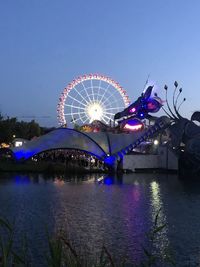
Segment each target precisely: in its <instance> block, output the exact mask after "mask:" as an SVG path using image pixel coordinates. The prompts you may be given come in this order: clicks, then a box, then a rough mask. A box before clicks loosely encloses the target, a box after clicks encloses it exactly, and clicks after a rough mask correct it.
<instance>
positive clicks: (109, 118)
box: [103, 113, 113, 121]
mask: <svg viewBox="0 0 200 267" xmlns="http://www.w3.org/2000/svg"><path fill="white" fill-rule="evenodd" d="M103 117H106V118H107V119H108V120H111V121H113V119H112V118H111V117H108V116H107V115H105V113H104V114H103Z"/></svg>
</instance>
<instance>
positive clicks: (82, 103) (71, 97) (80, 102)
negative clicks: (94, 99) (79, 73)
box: [68, 95, 87, 107]
mask: <svg viewBox="0 0 200 267" xmlns="http://www.w3.org/2000/svg"><path fill="white" fill-rule="evenodd" d="M68 97H69V98H71V99H73V100H74V101H76V102H78V103H79V104H81V105H83V106H84V107H86V106H87V105H86V104H84V103H83V102H81V101H79V100H78V99H76V98H74V97H73V96H71V95H68Z"/></svg>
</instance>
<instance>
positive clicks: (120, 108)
mask: <svg viewBox="0 0 200 267" xmlns="http://www.w3.org/2000/svg"><path fill="white" fill-rule="evenodd" d="M124 108H125V107H113V108H106V109H105V110H113V109H124Z"/></svg>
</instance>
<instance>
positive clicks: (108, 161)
mask: <svg viewBox="0 0 200 267" xmlns="http://www.w3.org/2000/svg"><path fill="white" fill-rule="evenodd" d="M104 162H105V164H107V165H110V166H112V165H114V163H115V157H114V156H107V157H106V158H105V159H104Z"/></svg>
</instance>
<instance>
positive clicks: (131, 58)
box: [0, 0, 200, 126]
mask: <svg viewBox="0 0 200 267" xmlns="http://www.w3.org/2000/svg"><path fill="white" fill-rule="evenodd" d="M199 14H200V2H199V1H195V0H193V1H182V0H181V1H180V0H166V1H164V0H151V1H150V0H138V1H135V0H124V1H122V0H121V1H120V0H115V1H114V0H101V1H96V0H71V1H69V0H58V1H55V0H54V1H52V0H0V92H1V94H0V111H1V112H2V113H3V114H4V115H9V116H17V117H19V119H20V116H30V115H34V116H50V118H46V119H39V118H38V119H36V120H37V121H38V122H39V123H40V124H41V125H45V126H51V125H52V126H57V119H56V116H57V114H56V106H57V103H58V98H59V96H60V93H61V92H62V90H63V88H64V87H65V86H66V85H67V84H68V83H69V82H70V81H71V80H73V79H74V78H75V77H77V76H79V75H81V74H85V73H96V72H97V73H102V74H105V75H107V76H110V77H112V78H113V79H115V80H116V81H118V82H119V83H120V84H121V85H122V86H123V87H124V88H125V89H126V90H127V93H128V95H129V96H130V98H131V100H133V101H134V100H135V99H136V98H137V97H138V96H139V95H140V93H141V91H142V89H143V86H144V83H145V81H146V79H147V76H148V74H150V79H151V80H154V81H155V82H156V84H157V85H158V87H159V88H160V91H159V92H158V94H160V95H161V96H162V95H163V89H162V88H163V86H164V84H168V85H169V87H171V88H173V82H174V80H177V81H178V82H179V84H180V85H181V86H182V87H183V90H184V96H185V97H186V98H187V101H186V103H185V105H184V107H183V108H182V114H183V115H184V116H188V117H190V116H191V114H192V112H193V111H195V110H199V99H200V16H199Z"/></svg>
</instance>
